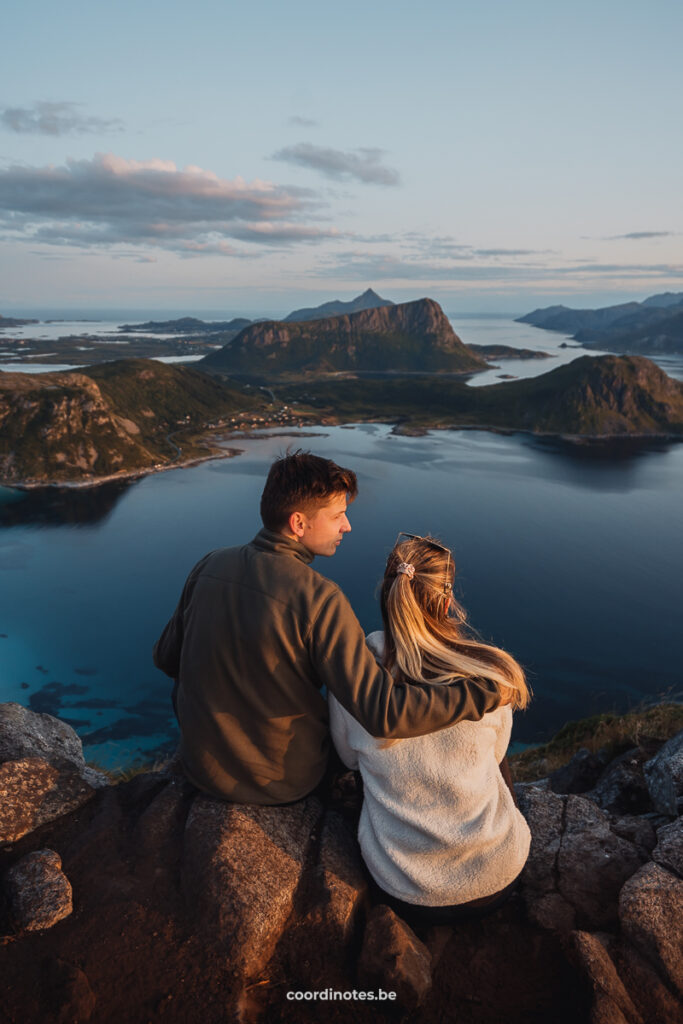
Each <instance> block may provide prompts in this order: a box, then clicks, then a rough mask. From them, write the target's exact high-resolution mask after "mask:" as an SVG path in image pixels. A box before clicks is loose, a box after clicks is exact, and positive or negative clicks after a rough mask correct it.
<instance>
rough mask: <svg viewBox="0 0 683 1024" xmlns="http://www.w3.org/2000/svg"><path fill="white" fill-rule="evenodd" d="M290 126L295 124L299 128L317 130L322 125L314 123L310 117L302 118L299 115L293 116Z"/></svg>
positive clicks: (317, 122)
mask: <svg viewBox="0 0 683 1024" xmlns="http://www.w3.org/2000/svg"><path fill="white" fill-rule="evenodd" d="M289 123H290V124H295V125H297V126H298V127H299V128H317V127H318V126H319V124H320V122H319V121H314V120H313V119H312V118H310V117H300V116H299V114H293V115H292V117H290V119H289Z"/></svg>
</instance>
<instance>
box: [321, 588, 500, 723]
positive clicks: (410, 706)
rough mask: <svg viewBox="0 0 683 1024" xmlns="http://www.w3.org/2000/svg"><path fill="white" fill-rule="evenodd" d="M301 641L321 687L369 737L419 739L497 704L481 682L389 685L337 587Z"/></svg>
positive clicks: (484, 681)
mask: <svg viewBox="0 0 683 1024" xmlns="http://www.w3.org/2000/svg"><path fill="white" fill-rule="evenodd" d="M307 639H308V644H309V653H310V658H311V662H312V665H313V669H314V671H315V672H316V673H317V675H318V678H319V679H320V681H321V683H323V684H324V685H325V686H326V687H327V689H328V690H329V692H330V693H332V694H334V696H335V697H336V698H337V700H338V701H339V703H340V704H341V705H342V707H344V708H346V710H347V711H348V712H349V713H350V714H351V715H353V717H354V718H355V719H356V720H357V721H358V722H360V724H361V725H362V726H363V728H364V729H366V730H367V731H368V732H369V733H370V735H371V736H375V737H384V738H388V739H405V738H406V737H409V736H422V735H424V734H426V733H430V732H436V731H437V730H439V729H445V728H446V727H447V726H449V725H453V724H454V723H455V722H459V721H460V720H461V719H468V720H470V721H479V719H480V718H482V717H483V716H484V715H485V714H486V712H487V711H492V710H493V709H494V708H496V707H498V705H499V704H500V694H499V693H498V690H497V688H496V686H495V684H494V683H492V682H491V681H490V680H487V679H480V678H472V679H466V678H464V677H455V678H454V679H453V682H452V683H447V684H444V683H432V684H430V683H405V682H397V681H395V680H394V679H392V677H391V675H390V673H389V672H388V671H387V670H386V669H385V668H384V667H383V666H382V665H379V664H378V663H377V662H376V661H375V658H374V656H373V654H372V652H371V651H370V650H369V648H368V647H367V645H366V643H365V636H364V634H363V630H362V627H361V625H360V623H359V621H358V619H357V618H356V616H355V615H354V613H353V609H352V608H351V605H350V604H349V602H348V600H347V599H346V597H345V596H344V594H342V592H341V591H340V590H339V588H338V587H335V588H334V591H333V592H332V593H331V594H330V596H329V597H328V598H327V600H326V601H325V602H324V603H323V605H322V607H321V609H320V611H319V612H318V614H317V615H316V616H315V618H314V621H313V622H312V624H311V627H310V629H309V632H308V635H307Z"/></svg>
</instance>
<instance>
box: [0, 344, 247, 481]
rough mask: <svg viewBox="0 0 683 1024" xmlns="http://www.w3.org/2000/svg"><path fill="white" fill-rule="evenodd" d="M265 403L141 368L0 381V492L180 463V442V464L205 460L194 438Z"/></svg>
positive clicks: (193, 375) (147, 363) (121, 365)
mask: <svg viewBox="0 0 683 1024" xmlns="http://www.w3.org/2000/svg"><path fill="white" fill-rule="evenodd" d="M262 403H263V400H262V399H261V398H259V397H256V396H250V395H249V394H244V393H243V392H242V390H241V389H240V388H236V387H231V386H229V385H228V384H225V383H223V382H221V381H219V380H216V379H215V378H212V377H209V376H208V375H207V374H204V373H199V372H198V371H196V370H194V369H190V368H188V367H177V366H168V365H165V364H164V363H159V362H154V361H153V360H147V359H126V360H120V361H118V362H112V363H104V364H102V365H101V366H97V367H92V368H89V369H88V370H87V371H81V372H75V373H74V372H65V373H45V374H28V373H0V482H2V483H3V484H8V485H11V484H12V483H48V482H51V481H54V480H59V481H60V482H64V481H70V480H78V481H81V480H83V479H86V480H91V481H92V480H95V479H97V478H100V477H108V476H110V475H112V474H124V473H134V472H136V471H141V472H144V471H147V470H150V469H152V468H154V467H155V466H159V465H166V464H171V463H174V462H176V461H177V460H178V458H179V456H180V449H179V447H178V444H177V443H176V442H178V441H179V442H180V443H182V446H183V448H182V451H183V458H185V459H186V458H188V457H190V456H194V457H196V456H200V455H206V454H207V450H206V448H204V449H202V448H200V447H199V446H198V445H197V444H196V443H194V439H193V438H192V431H193V430H194V431H195V432H196V431H197V430H198V429H202V428H204V427H205V425H206V424H207V422H208V421H210V420H212V419H214V418H215V417H217V416H226V415H229V414H230V413H234V412H237V411H239V410H248V409H251V408H255V407H256V406H258V405H260V404H262ZM178 431H181V432H183V433H184V435H187V436H184V437H183V439H182V440H181V439H180V438H178V437H177V436H176V435H177V433H178ZM171 435H172V436H171ZM174 438H175V440H174Z"/></svg>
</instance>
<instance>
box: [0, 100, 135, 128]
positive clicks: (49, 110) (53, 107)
mask: <svg viewBox="0 0 683 1024" xmlns="http://www.w3.org/2000/svg"><path fill="white" fill-rule="evenodd" d="M82 105H83V104H81V103H48V102H42V103H35V104H34V105H33V106H32V107H4V108H3V109H2V110H0V124H2V125H3V126H4V127H5V128H8V129H9V130H10V131H11V132H17V133H19V134H20V135H93V134H99V133H102V132H106V133H110V132H120V131H122V129H123V122H122V121H120V120H119V118H110V119H108V120H107V119H105V118H101V117H86V116H84V115H83V114H81V113H79V107H81V106H82Z"/></svg>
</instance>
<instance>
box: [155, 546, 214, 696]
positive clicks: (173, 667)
mask: <svg viewBox="0 0 683 1024" xmlns="http://www.w3.org/2000/svg"><path fill="white" fill-rule="evenodd" d="M208 557H209V556H208V555H206V556H205V557H204V558H202V560H201V561H200V562H197V564H196V565H195V567H194V569H193V570H192V572H191V573H190V575H189V576H188V577H187V579H186V581H185V586H184V587H183V592H182V594H181V595H180V600H179V601H178V604H177V606H176V610H175V611H174V612H173V615H172V616H171V618H170V619H169V621H168V622H167V623H166V625H165V627H164V630H163V632H162V634H161V636H160V637H159V639H158V640H157V642H156V643H155V645H154V650H153V653H152V657H153V658H154V664H155V665H156V667H157V668H160V669H161V671H162V672H165V673H166V675H167V676H170V677H171V679H177V678H178V675H179V674H180V652H181V650H182V646H183V619H184V615H185V609H186V607H187V605H188V603H189V600H190V597H191V596H192V591H193V590H194V586H195V583H196V582H197V577H198V576H199V574H200V572H201V570H202V568H203V567H204V563H205V562H206V560H207V558H208ZM175 695H176V688H174V691H173V698H174V707H175Z"/></svg>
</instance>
